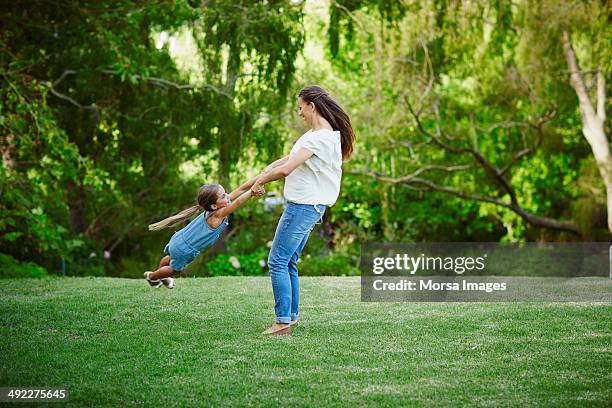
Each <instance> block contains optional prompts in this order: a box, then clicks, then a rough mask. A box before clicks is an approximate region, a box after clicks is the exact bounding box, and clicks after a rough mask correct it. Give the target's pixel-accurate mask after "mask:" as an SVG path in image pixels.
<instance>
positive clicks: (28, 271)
mask: <svg viewBox="0 0 612 408" xmlns="http://www.w3.org/2000/svg"><path fill="white" fill-rule="evenodd" d="M44 276H47V271H46V270H45V268H43V267H40V266H38V265H36V264H34V263H32V262H19V261H17V260H16V259H15V258H13V257H12V256H9V255H5V254H0V278H42V277H44Z"/></svg>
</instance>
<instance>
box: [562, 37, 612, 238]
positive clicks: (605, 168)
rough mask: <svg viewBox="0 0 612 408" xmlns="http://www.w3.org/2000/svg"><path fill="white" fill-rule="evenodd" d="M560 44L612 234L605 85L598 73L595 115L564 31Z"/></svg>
mask: <svg viewBox="0 0 612 408" xmlns="http://www.w3.org/2000/svg"><path fill="white" fill-rule="evenodd" d="M561 40H562V42H563V51H564V52H565V58H566V60H567V65H568V66H569V69H570V74H571V83H572V87H573V88H574V90H575V91H576V95H577V96H578V100H579V103H580V115H581V117H582V133H583V134H584V137H585V138H586V139H587V141H588V142H589V145H590V146H591V150H592V151H593V156H594V157H595V161H596V162H597V167H598V168H599V174H600V175H601V178H602V179H603V182H604V185H605V187H606V195H607V210H608V231H610V233H612V156H610V143H609V142H608V138H607V136H606V134H605V132H604V121H605V119H606V112H605V97H606V81H605V78H604V76H603V73H602V72H601V70H600V71H599V73H598V74H597V112H596V111H595V109H594V108H593V104H592V102H591V99H590V98H589V93H588V91H587V88H586V86H585V84H584V79H583V77H582V73H581V72H580V67H579V65H578V60H577V59H576V54H575V53H574V50H573V49H572V43H571V42H570V37H569V34H568V32H567V31H564V32H563V34H562V36H561Z"/></svg>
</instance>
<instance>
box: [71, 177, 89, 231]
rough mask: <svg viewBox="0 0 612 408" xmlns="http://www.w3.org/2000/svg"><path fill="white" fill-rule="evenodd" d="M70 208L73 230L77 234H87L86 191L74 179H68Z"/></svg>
mask: <svg viewBox="0 0 612 408" xmlns="http://www.w3.org/2000/svg"><path fill="white" fill-rule="evenodd" d="M68 208H69V211H70V228H71V230H72V232H73V233H75V234H85V232H86V231H87V221H86V220H85V192H84V191H83V189H82V188H81V186H78V185H76V184H75V183H74V182H73V181H72V180H71V181H68Z"/></svg>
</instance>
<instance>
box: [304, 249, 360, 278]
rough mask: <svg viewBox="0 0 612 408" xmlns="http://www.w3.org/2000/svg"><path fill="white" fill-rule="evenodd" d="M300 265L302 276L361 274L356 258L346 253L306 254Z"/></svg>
mask: <svg viewBox="0 0 612 408" xmlns="http://www.w3.org/2000/svg"><path fill="white" fill-rule="evenodd" d="M301 261H302V262H300V263H299V265H298V270H299V274H300V275H302V276H352V275H359V269H358V268H357V267H356V259H355V258H354V257H352V256H349V255H348V254H344V253H330V254H329V255H318V256H310V255H308V256H306V257H303V258H302V259H301Z"/></svg>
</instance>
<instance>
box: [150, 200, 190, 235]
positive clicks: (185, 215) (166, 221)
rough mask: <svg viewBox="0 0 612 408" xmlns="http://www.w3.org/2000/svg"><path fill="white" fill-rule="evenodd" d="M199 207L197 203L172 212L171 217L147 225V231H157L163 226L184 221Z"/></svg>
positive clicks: (170, 225)
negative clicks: (174, 212) (175, 212)
mask: <svg viewBox="0 0 612 408" xmlns="http://www.w3.org/2000/svg"><path fill="white" fill-rule="evenodd" d="M199 209H200V206H199V205H194V206H193V207H189V208H185V209H184V210H183V211H181V212H179V213H177V214H174V215H173V216H171V217H168V218H166V219H164V220H161V221H159V222H156V223H155V224H151V225H149V231H157V230H160V229H163V228H167V227H172V226H173V225H176V224H180V223H181V222H183V221H186V220H188V219H190V218H191V217H193V216H194V215H195V213H197V212H198V210H199Z"/></svg>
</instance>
